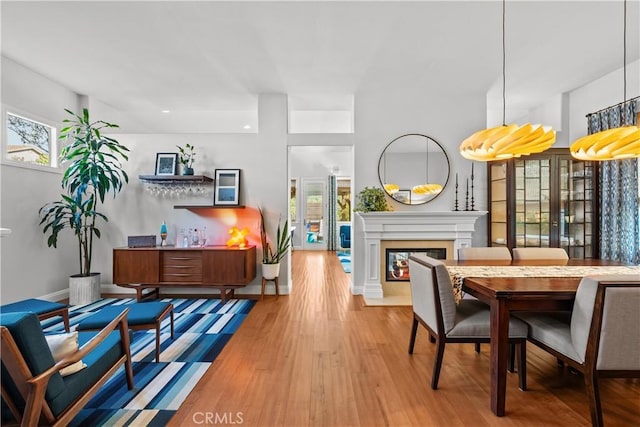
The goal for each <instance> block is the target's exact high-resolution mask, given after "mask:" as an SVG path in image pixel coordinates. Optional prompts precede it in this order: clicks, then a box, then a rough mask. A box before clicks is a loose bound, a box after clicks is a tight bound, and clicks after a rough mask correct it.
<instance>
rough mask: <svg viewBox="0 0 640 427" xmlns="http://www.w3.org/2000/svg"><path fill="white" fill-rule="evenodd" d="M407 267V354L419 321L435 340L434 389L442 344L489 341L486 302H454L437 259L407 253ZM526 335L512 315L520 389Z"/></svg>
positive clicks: (523, 383) (511, 331)
mask: <svg viewBox="0 0 640 427" xmlns="http://www.w3.org/2000/svg"><path fill="white" fill-rule="evenodd" d="M409 271H411V276H410V283H411V299H412V301H413V324H412V326H411V338H410V340H409V354H413V348H414V345H415V341H416V334H417V331H418V323H421V324H422V325H423V326H424V327H425V328H426V329H427V330H428V331H429V334H430V337H431V338H432V339H435V342H436V359H435V363H434V366H433V376H432V377H431V388H432V389H434V390H436V389H437V388H438V378H439V377H440V367H441V366H442V358H443V356H444V348H445V344H446V343H488V342H490V335H491V328H490V311H489V307H488V306H487V305H486V304H484V303H482V302H480V301H477V300H462V301H460V303H459V304H458V305H456V303H455V299H454V296H453V287H452V284H451V277H450V276H449V272H448V271H447V267H446V266H445V265H444V264H443V263H442V262H441V261H438V260H437V259H434V258H430V257H428V256H426V255H424V254H413V255H411V256H410V257H409ZM526 337H527V325H526V324H524V323H523V322H521V321H520V320H518V319H515V318H512V319H511V320H510V322H509V341H510V342H511V343H515V344H517V347H518V350H519V352H518V354H519V358H518V379H519V383H520V388H521V389H522V390H526V360H525V358H526Z"/></svg>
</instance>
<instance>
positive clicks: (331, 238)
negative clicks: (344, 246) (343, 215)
mask: <svg viewBox="0 0 640 427" xmlns="http://www.w3.org/2000/svg"><path fill="white" fill-rule="evenodd" d="M327 189H328V191H327V193H328V194H327V250H329V251H335V250H336V249H337V248H338V243H337V242H338V233H337V229H338V211H337V209H336V206H337V200H336V199H337V197H338V188H337V183H336V177H335V175H329V185H328V186H327Z"/></svg>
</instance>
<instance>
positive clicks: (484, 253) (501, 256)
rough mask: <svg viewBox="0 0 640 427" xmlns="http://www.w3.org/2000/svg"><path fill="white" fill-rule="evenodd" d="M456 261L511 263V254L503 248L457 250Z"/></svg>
mask: <svg viewBox="0 0 640 427" xmlns="http://www.w3.org/2000/svg"><path fill="white" fill-rule="evenodd" d="M458 259H459V260H460V261H468V260H481V261H482V260H503V261H511V252H509V249H508V248H505V247H504V246H496V247H489V248H460V249H458Z"/></svg>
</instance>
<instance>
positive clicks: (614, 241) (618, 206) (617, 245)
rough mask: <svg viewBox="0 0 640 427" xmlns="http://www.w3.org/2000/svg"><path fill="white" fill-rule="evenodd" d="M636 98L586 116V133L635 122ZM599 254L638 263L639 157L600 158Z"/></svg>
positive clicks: (639, 249)
mask: <svg viewBox="0 0 640 427" xmlns="http://www.w3.org/2000/svg"><path fill="white" fill-rule="evenodd" d="M637 114H638V102H637V100H632V101H628V102H625V103H622V104H619V105H616V106H613V107H610V108H607V109H605V110H602V111H599V112H597V113H593V114H590V115H588V116H587V120H588V133H589V134H592V133H596V132H600V131H603V130H607V129H611V128H615V127H619V126H623V125H637V123H638V120H637ZM599 172H600V178H599V180H600V258H602V259H609V260H615V261H622V262H625V263H632V264H640V206H639V199H640V197H639V194H638V192H639V188H638V159H637V158H636V159H626V160H613V161H607V162H600V169H599Z"/></svg>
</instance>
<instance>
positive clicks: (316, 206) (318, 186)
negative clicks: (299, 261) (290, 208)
mask: <svg viewBox="0 0 640 427" xmlns="http://www.w3.org/2000/svg"><path fill="white" fill-rule="evenodd" d="M325 185H326V184H325V180H324V179H303V184H302V200H303V205H302V208H303V209H304V212H303V213H302V214H303V218H304V228H305V231H304V234H303V236H302V238H303V241H302V248H303V249H305V250H327V243H326V240H325V236H326V232H325V227H326V224H325V223H324V218H325V217H326V215H325V211H326V206H325Z"/></svg>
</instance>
